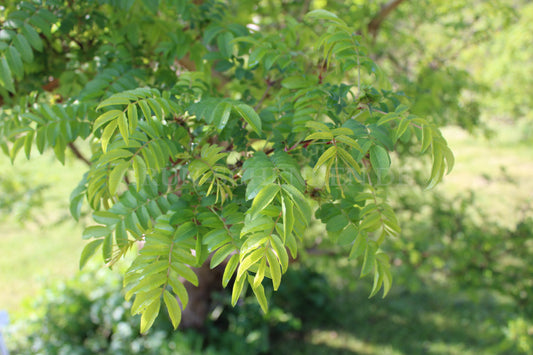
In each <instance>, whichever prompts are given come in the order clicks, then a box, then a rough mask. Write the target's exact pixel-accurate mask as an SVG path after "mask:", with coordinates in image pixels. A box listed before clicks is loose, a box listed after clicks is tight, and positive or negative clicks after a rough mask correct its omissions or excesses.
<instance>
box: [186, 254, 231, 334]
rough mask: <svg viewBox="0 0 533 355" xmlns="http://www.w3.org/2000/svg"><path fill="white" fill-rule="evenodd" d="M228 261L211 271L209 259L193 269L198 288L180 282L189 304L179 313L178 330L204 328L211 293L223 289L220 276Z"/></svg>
mask: <svg viewBox="0 0 533 355" xmlns="http://www.w3.org/2000/svg"><path fill="white" fill-rule="evenodd" d="M228 260H229V258H228V259H226V260H225V261H224V262H222V263H221V264H220V265H218V266H217V267H216V268H214V269H211V268H210V267H209V264H210V263H211V258H208V259H207V260H206V261H205V262H204V264H203V265H202V266H201V267H199V268H193V270H194V272H195V273H196V276H198V287H196V286H194V285H193V284H191V283H190V282H187V281H184V280H182V281H184V286H185V289H186V290H187V293H188V294H189V303H188V304H187V307H185V309H184V310H183V312H182V313H181V323H180V328H195V329H200V328H202V327H203V326H204V324H205V321H206V319H207V316H208V314H209V310H210V308H211V303H212V294H213V292H216V291H221V290H222V289H223V287H222V276H223V275H224V269H225V268H226V264H227V262H228ZM228 287H229V286H228Z"/></svg>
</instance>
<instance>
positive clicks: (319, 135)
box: [305, 132, 333, 141]
mask: <svg viewBox="0 0 533 355" xmlns="http://www.w3.org/2000/svg"><path fill="white" fill-rule="evenodd" d="M319 139H325V140H327V141H330V140H332V139H333V134H331V132H315V133H311V134H310V135H308V136H307V137H305V140H306V141H308V140H319Z"/></svg>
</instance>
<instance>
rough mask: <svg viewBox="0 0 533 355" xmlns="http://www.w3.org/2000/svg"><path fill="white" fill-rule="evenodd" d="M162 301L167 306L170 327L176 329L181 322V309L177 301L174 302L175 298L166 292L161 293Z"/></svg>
mask: <svg viewBox="0 0 533 355" xmlns="http://www.w3.org/2000/svg"><path fill="white" fill-rule="evenodd" d="M163 300H164V301H165V305H166V306H167V311H168V315H169V316H170V320H171V321H172V326H173V327H174V329H177V328H178V325H180V322H181V308H180V305H179V303H178V300H176V297H174V296H172V295H171V294H170V292H168V291H167V290H165V291H164V292H163Z"/></svg>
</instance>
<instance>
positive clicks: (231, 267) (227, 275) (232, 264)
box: [222, 254, 239, 287]
mask: <svg viewBox="0 0 533 355" xmlns="http://www.w3.org/2000/svg"><path fill="white" fill-rule="evenodd" d="M238 265H239V254H235V255H232V256H231V258H230V259H229V260H228V263H227V264H226V268H225V269H224V275H222V286H223V287H226V286H227V285H228V283H229V281H230V280H231V277H232V276H233V274H234V273H235V270H237V266H238Z"/></svg>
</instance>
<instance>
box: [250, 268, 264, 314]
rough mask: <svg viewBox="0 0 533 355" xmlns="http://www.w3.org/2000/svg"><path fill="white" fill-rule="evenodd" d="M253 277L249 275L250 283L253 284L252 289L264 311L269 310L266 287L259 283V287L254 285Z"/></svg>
mask: <svg viewBox="0 0 533 355" xmlns="http://www.w3.org/2000/svg"><path fill="white" fill-rule="evenodd" d="M253 282H254V281H253V279H252V278H251V277H248V283H250V285H252V290H253V291H254V295H255V298H257V301H258V302H259V305H260V306H261V309H262V310H263V312H264V313H267V312H268V301H267V298H266V296H265V288H264V287H263V285H261V284H259V286H257V287H253Z"/></svg>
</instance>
